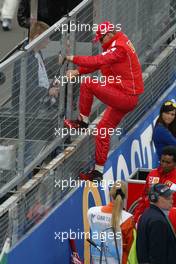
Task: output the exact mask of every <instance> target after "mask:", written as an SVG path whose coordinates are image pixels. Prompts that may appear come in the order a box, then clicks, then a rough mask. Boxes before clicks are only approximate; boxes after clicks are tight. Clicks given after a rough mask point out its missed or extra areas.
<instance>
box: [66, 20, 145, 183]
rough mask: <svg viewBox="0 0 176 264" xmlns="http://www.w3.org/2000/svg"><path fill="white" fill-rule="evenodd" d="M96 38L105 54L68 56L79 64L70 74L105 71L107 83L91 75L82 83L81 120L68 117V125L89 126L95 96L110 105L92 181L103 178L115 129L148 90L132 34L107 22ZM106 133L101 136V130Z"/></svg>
mask: <svg viewBox="0 0 176 264" xmlns="http://www.w3.org/2000/svg"><path fill="white" fill-rule="evenodd" d="M95 41H100V43H101V45H102V49H103V53H101V54H99V55H96V56H67V57H66V58H67V60H68V61H71V62H73V63H74V64H75V65H77V66H78V68H77V69H76V70H69V71H68V72H67V76H68V77H69V78H73V77H75V76H78V75H81V74H87V73H91V72H94V71H97V70H101V74H102V76H103V77H104V78H103V79H104V80H105V82H103V83H102V82H97V81H96V82H95V80H94V79H93V78H90V77H87V78H86V79H84V82H83V83H82V84H81V86H80V99H79V110H80V115H79V116H78V119H77V120H68V119H66V120H65V125H66V126H67V127H68V128H76V129H79V128H87V127H88V123H89V119H88V117H89V115H90V112H91V106H92V103H93V98H94V96H95V97H97V98H98V99H99V100H100V101H102V102H103V103H104V104H106V105H107V108H106V110H105V112H104V115H103V117H102V119H101V121H100V122H99V124H98V126H97V131H98V132H97V136H96V151H95V163H96V164H95V169H94V170H93V171H92V172H90V174H88V175H87V178H85V179H89V180H94V179H99V180H100V179H102V173H103V166H104V163H105V161H106V159H107V155H108V151H109V145H110V135H109V134H110V133H111V132H109V131H110V130H109V129H111V131H112V129H115V128H116V127H117V125H118V124H119V122H120V121H121V120H122V118H123V117H124V116H125V115H126V114H127V113H128V112H130V111H132V110H134V108H135V107H136V105H137V103H138V97H139V95H140V94H142V93H143V92H144V84H143V79H142V70H141V65H140V62H139V60H138V56H137V54H136V52H135V49H134V47H133V45H132V43H131V41H130V40H129V39H128V37H127V36H126V35H125V34H124V33H123V32H121V31H119V32H116V31H115V26H114V25H113V24H111V23H110V22H108V21H106V22H103V23H101V24H100V25H98V29H97V31H96V37H95ZM102 129H103V130H104V131H105V132H106V133H103V136H102V135H101V130H102Z"/></svg>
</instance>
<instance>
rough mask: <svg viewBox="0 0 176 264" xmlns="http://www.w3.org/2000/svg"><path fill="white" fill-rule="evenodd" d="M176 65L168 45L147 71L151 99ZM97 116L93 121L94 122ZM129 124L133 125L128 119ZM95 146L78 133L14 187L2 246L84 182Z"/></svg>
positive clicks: (4, 209) (0, 209)
mask: <svg viewBox="0 0 176 264" xmlns="http://www.w3.org/2000/svg"><path fill="white" fill-rule="evenodd" d="M172 46H174V47H176V41H173V42H172ZM171 58H172V59H171ZM175 67H176V60H175V50H174V49H173V48H172V47H167V48H166V49H165V50H164V51H163V52H162V53H161V55H160V56H159V58H157V59H156V60H155V61H154V63H153V66H150V67H149V68H148V69H146V71H145V72H144V76H145V87H146V89H147V91H149V88H150V93H149V94H148V97H149V99H151V98H153V101H152V102H155V101H156V100H157V98H158V97H159V96H160V95H161V93H162V92H163V91H164V90H166V89H165V88H164V87H167V86H168V85H169V84H170V79H169V77H172V74H173V73H174V69H175ZM161 75H162V76H161ZM161 77H162V78H161ZM171 79H172V78H171ZM160 87H161V88H162V89H161V90H160ZM152 91H153V92H152ZM148 97H147V98H148ZM152 102H151V104H152ZM139 107H140V106H139ZM149 107H150V106H149ZM143 110H144V109H142V108H139V109H138V118H139V116H141V115H143V114H144V112H143ZM147 110H148V108H145V112H146V111H147ZM140 111H141V112H140ZM98 119H99V118H97V119H96V120H95V121H94V125H96V123H97V122H98ZM129 122H130V119H129ZM126 125H129V126H131V125H132V124H128V122H127V124H126ZM94 146H95V144H94V138H93V137H92V136H87V135H82V136H79V137H78V138H76V139H75V140H74V141H73V142H72V143H71V144H70V145H69V146H68V147H67V148H66V149H65V150H64V151H63V152H62V153H60V154H59V155H58V156H57V157H56V158H55V159H53V160H52V161H51V162H50V163H49V164H48V165H46V166H44V167H43V168H42V169H41V170H40V172H39V173H37V174H36V175H35V176H34V177H33V178H32V179H31V180H29V181H28V182H27V183H26V184H24V185H23V186H22V187H21V188H20V189H18V190H16V191H15V190H14V194H13V195H12V196H11V197H10V198H9V199H7V200H6V201H5V202H4V203H3V204H2V205H1V206H0V237H1V240H0V248H2V245H3V243H4V241H5V239H6V238H7V237H8V236H9V235H10V237H11V239H12V244H13V245H15V244H16V243H17V241H19V239H20V238H21V237H22V236H23V235H24V234H25V233H26V232H28V231H29V230H30V229H31V228H32V227H34V226H35V225H36V224H37V223H39V222H40V220H41V219H42V218H43V217H45V216H47V215H48V213H49V212H50V211H51V210H52V209H53V208H54V207H55V206H57V205H58V204H59V202H60V201H62V198H63V197H65V195H66V194H67V193H68V192H69V191H70V190H71V189H72V190H73V189H74V188H76V187H77V186H80V185H81V184H83V183H82V182H81V181H78V180H77V177H78V175H79V173H80V172H81V171H84V170H86V169H87V168H90V167H91V166H92V165H93V164H92V160H93V157H94ZM88 182H89V181H88Z"/></svg>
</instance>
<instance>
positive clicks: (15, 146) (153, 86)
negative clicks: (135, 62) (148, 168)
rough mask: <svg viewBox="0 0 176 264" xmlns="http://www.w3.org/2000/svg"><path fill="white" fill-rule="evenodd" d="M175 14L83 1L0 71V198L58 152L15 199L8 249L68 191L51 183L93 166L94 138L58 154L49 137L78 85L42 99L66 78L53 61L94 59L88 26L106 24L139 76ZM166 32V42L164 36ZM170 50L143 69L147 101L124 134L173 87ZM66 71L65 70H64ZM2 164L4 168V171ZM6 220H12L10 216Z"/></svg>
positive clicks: (68, 112) (168, 4) (168, 7)
mask: <svg viewBox="0 0 176 264" xmlns="http://www.w3.org/2000/svg"><path fill="white" fill-rule="evenodd" d="M175 10H176V4H175V1H164V0H162V1H155V3H153V1H147V2H146V1H140V0H138V1H136V0H135V1H129V0H128V1H127V0H125V1H124V0H123V1H122V0H120V1H116V0H109V1H108V2H107V1H104V0H101V1H99V0H94V1H91V0H90V1H89V0H85V1H83V3H82V4H81V5H80V7H79V8H76V9H75V10H74V11H73V12H71V13H70V17H67V18H63V19H61V20H60V21H59V22H58V23H56V25H54V26H52V27H51V28H50V29H49V30H48V31H47V32H46V33H44V34H43V35H42V36H40V37H39V38H38V39H37V40H36V41H34V42H33V43H31V44H29V45H28V46H26V47H25V50H23V51H21V52H19V53H18V54H16V55H14V56H12V58H11V59H9V60H8V61H7V62H4V63H3V64H2V65H0V72H3V73H4V74H5V76H6V80H5V82H4V84H1V85H0V95H1V96H0V98H1V100H0V144H1V145H0V153H1V146H2V150H3V155H4V153H5V147H7V148H6V152H7V156H6V157H8V159H9V160H7V158H5V159H4V160H3V161H1V160H0V188H1V192H0V195H1V196H2V195H4V194H5V193H6V192H7V191H8V192H9V191H10V190H11V189H12V187H13V188H14V190H13V191H14V192H15V191H16V190H15V187H16V185H17V184H18V183H19V182H20V181H21V179H23V180H24V178H25V181H27V180H28V178H30V177H31V176H32V175H31V172H32V170H33V169H34V168H35V167H36V165H40V164H41V162H42V161H43V160H44V159H45V158H46V157H47V156H48V155H49V154H51V153H52V152H53V151H54V150H55V149H56V148H58V147H59V146H60V147H61V149H62V150H63V152H62V153H61V154H60V155H59V156H58V157H59V159H60V161H59V162H58V161H56V163H53V164H55V165H54V167H53V166H50V167H47V166H46V167H44V172H43V171H42V172H41V173H39V176H37V175H38V174H37V175H35V176H34V177H33V180H32V181H29V182H30V184H29V185H28V188H24V190H23V191H20V192H16V195H17V196H18V203H17V204H16V208H15V209H16V211H15V214H14V215H15V217H14V218H15V219H12V222H13V225H15V228H13V241H14V244H15V243H16V242H17V241H18V240H19V239H20V238H21V237H22V236H23V234H24V233H26V232H27V231H28V230H30V229H31V228H32V227H33V226H34V225H35V224H36V223H38V222H39V221H40V219H41V218H43V217H44V216H45V215H47V214H48V212H49V211H50V210H51V208H53V207H54V206H55V205H56V204H58V202H59V201H60V200H61V199H62V197H63V196H64V195H65V194H66V193H67V192H68V191H69V190H70V187H69V186H66V187H64V188H61V186H58V185H57V182H58V181H60V180H63V181H64V180H67V181H68V180H69V179H76V178H77V176H78V174H79V172H80V171H82V170H84V169H87V167H90V166H91V162H92V160H93V159H94V156H93V155H94V154H93V153H94V139H93V137H91V136H87V137H79V139H77V140H75V141H74V145H70V146H69V147H68V148H66V149H65V150H64V141H65V139H63V138H61V137H60V136H59V137H56V135H55V129H59V128H62V126H63V119H64V116H67V117H74V116H76V115H77V109H78V107H77V102H78V97H79V84H77V83H75V84H70V83H68V84H67V82H64V81H63V83H61V86H59V87H56V88H58V89H57V90H58V91H59V94H58V96H55V97H54V98H53V97H52V98H51V97H49V96H48V88H49V87H50V86H51V85H53V81H54V80H56V79H58V78H61V77H62V76H63V77H65V71H66V68H67V65H66V64H64V67H63V68H62V69H61V71H60V70H59V69H60V68H59V62H58V54H60V53H62V54H75V53H76V54H80V55H81V54H82V55H83V54H84V55H92V54H97V53H98V50H99V47H98V46H94V45H92V37H93V35H94V33H95V32H94V30H93V25H94V23H98V22H100V21H103V20H111V21H112V22H113V23H115V24H121V25H122V30H123V31H124V32H125V33H127V35H128V36H129V37H130V38H131V39H132V41H133V42H134V45H135V47H136V49H137V52H138V54H139V55H140V58H141V60H142V62H143V68H147V67H148V66H149V65H148V64H147V63H148V61H150V62H153V60H154V59H155V58H156V57H157V55H158V53H159V52H161V50H162V49H163V48H164V47H165V46H166V45H167V43H166V41H167V39H168V37H171V36H172V33H173V32H174V30H173V29H172V27H173V26H174V22H175V19H176V18H175V17H176V16H175ZM83 24H84V25H85V26H84V27H83V28H84V30H80V29H79V27H78V26H79V25H80V26H81V25H83ZM62 25H63V26H62ZM71 25H73V26H72V27H75V26H77V27H76V30H71ZM63 28H64V32H63V31H62V29H63ZM88 29H90V30H88ZM170 29H171V31H170V33H169V35H168V34H166V33H168V31H169V30H170ZM165 34H166V36H165ZM164 36H165V37H164ZM161 37H163V38H162V40H160V38H161ZM157 41H158V43H159V44H158V46H157V50H154V49H153V46H154V45H155V43H156V42H157ZM174 47H175V42H173V43H171V45H170V47H168V48H167V51H164V53H163V54H162V55H161V56H160V60H157V61H155V62H154V65H153V64H151V66H149V67H148V68H147V69H146V74H145V76H147V77H146V78H145V93H144V95H142V97H141V98H140V103H139V106H138V108H136V110H135V111H134V112H133V113H131V114H129V115H128V116H127V117H126V118H125V120H124V121H123V122H122V123H121V124H120V126H121V127H123V131H124V132H125V133H126V132H127V131H129V129H130V128H131V127H132V126H133V125H134V124H135V123H136V122H137V121H138V120H139V119H140V118H141V116H142V115H143V114H144V113H145V112H146V110H147V109H148V108H149V106H150V105H152V104H153V103H154V102H155V101H156V100H157V99H158V98H159V97H160V96H161V95H162V93H163V92H164V91H165V89H167V87H168V86H169V85H170V84H171V83H172V81H173V79H174V77H175V66H176V65H175V61H176V60H175V50H174ZM151 54H152V55H151ZM36 61H40V63H41V65H40V66H41V68H42V67H43V68H44V69H45V70H43V73H44V76H45V78H44V80H41V79H40V80H39V77H38V68H37V66H36ZM144 62H147V63H145V64H144ZM72 67H73V66H72V65H69V68H72ZM96 74H98V73H96ZM55 76H56V77H57V78H55ZM60 80H61V79H60ZM66 98H67V100H66ZM103 109H104V106H103V105H102V104H100V103H99V102H98V101H95V102H94V106H93V108H92V114H91V120H92V121H94V119H95V118H96V117H97V116H98V115H99V114H100V113H101V112H102V111H103ZM117 142H118V140H117ZM0 157H1V154H0ZM5 161H6V162H7V161H8V162H7V165H6V166H5ZM42 173H43V174H42ZM24 176H25V177H24ZM27 176H28V177H27ZM17 178H18V179H19V181H17ZM11 182H12V184H10V183H11ZM3 188H4V190H3ZM2 190H3V191H2ZM6 208H7V209H6V212H4V211H3V213H1V212H0V226H1V223H2V225H4V224H5V223H4V222H3V221H4V220H2V219H4V218H3V215H4V213H5V217H6V218H8V219H9V214H8V210H9V207H8V206H7V207H6ZM1 216H2V219H1ZM10 217H11V218H13V214H12V216H10ZM6 223H8V221H6ZM5 229H6V228H4V230H5ZM1 233H2V238H3V237H4V236H5V234H4V233H3V232H1V230H0V234H1ZM2 241H3V239H2ZM0 243H1V242H0ZM2 243H3V242H2ZM0 247H1V245H0Z"/></svg>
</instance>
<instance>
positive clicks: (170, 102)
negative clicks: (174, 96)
mask: <svg viewBox="0 0 176 264" xmlns="http://www.w3.org/2000/svg"><path fill="white" fill-rule="evenodd" d="M164 105H165V106H169V105H172V106H173V107H174V108H176V103H174V102H172V101H168V102H165V103H164Z"/></svg>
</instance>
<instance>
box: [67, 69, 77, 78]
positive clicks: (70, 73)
mask: <svg viewBox="0 0 176 264" xmlns="http://www.w3.org/2000/svg"><path fill="white" fill-rule="evenodd" d="M78 75H79V71H78V70H77V69H75V70H68V71H67V72H66V76H67V78H68V79H70V80H71V79H72V78H73V77H76V76H78Z"/></svg>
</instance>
